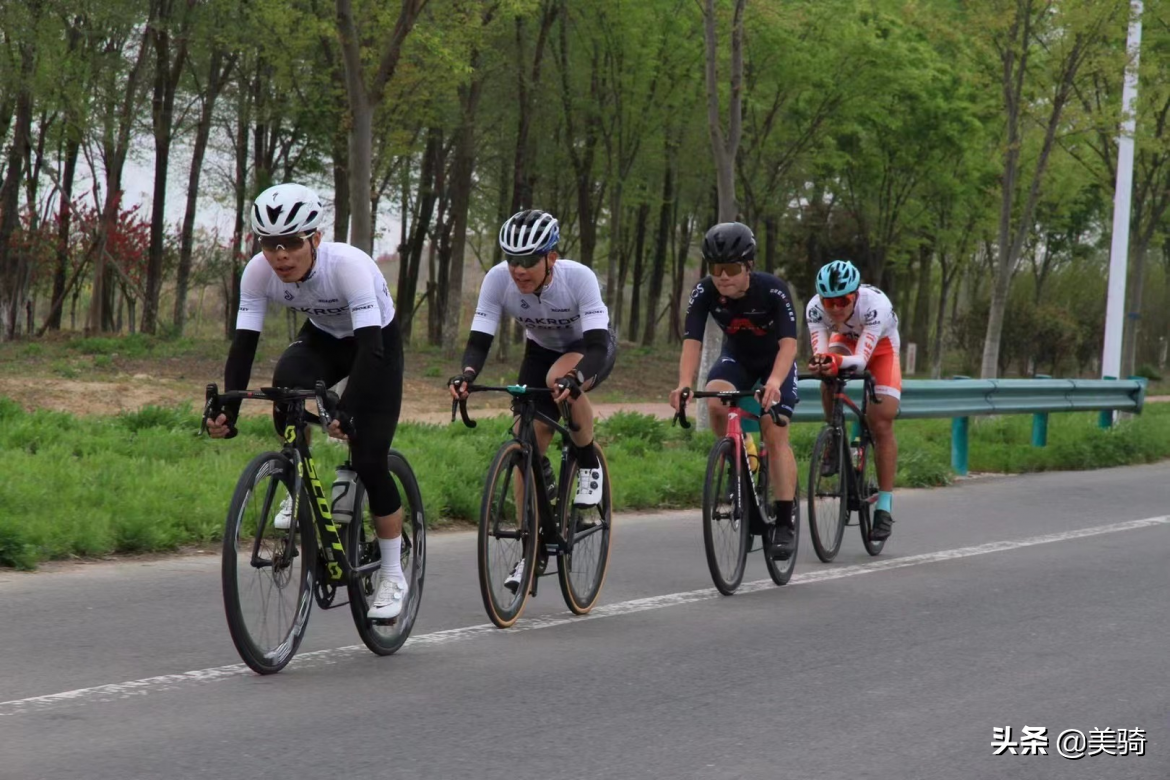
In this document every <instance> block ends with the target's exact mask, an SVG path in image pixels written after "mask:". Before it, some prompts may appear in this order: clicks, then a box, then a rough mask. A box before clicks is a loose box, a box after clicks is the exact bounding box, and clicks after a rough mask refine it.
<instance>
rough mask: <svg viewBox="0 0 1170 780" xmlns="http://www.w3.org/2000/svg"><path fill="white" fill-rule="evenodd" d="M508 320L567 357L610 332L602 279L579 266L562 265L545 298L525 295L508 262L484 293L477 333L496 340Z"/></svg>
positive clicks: (490, 277) (474, 324) (488, 279)
mask: <svg viewBox="0 0 1170 780" xmlns="http://www.w3.org/2000/svg"><path fill="white" fill-rule="evenodd" d="M504 314H507V315H508V316H509V317H514V318H515V319H516V321H517V322H519V323H520V324H521V325H523V326H524V332H525V335H527V337H528V338H530V339H532V340H533V341H535V342H536V343H537V344H539V345H540V346H542V347H544V348H545V349H551V350H553V351H556V352H565V351H567V347H569V346H570V345H572V344H575V343H576V342H579V341H581V340H582V339H583V338H584V333H585V331H587V330H608V329H609V309H607V308H606V306H605V302H604V301H603V300H601V288H600V287H599V286H598V284H597V276H596V275H595V274H594V273H593V270H592V269H590V268H588V267H587V266H584V265H581V264H580V263H578V262H575V261H573V260H563V259H558V260H557V261H556V264H555V265H554V266H553V271H552V282H551V283H550V284H549V285H548V287H546V288H545V289H544V291H543V292H541V294H540V295H536V294H535V293H530V294H527V295H526V294H524V293H521V292H520V290H518V289H517V288H516V283H515V282H514V281H512V274H511V273H509V271H508V264H507V263H506V262H504V263H500V264H499V265H497V266H494V267H493V268H492V269H491V270H489V271H488V272H487V276H485V277H484V278H483V286H481V287H480V288H479V303H477V304H476V306H475V318H474V319H473V320H472V321H471V329H472V330H477V331H479V332H480V333H487V334H489V335H492V336H494V335H496V330H497V329H498V328H499V326H500V319H501V317H503V315H504Z"/></svg>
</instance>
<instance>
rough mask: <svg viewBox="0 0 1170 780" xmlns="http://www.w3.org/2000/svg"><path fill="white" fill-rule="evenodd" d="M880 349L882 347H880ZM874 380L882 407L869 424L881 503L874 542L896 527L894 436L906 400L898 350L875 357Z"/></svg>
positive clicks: (874, 408)
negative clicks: (903, 402)
mask: <svg viewBox="0 0 1170 780" xmlns="http://www.w3.org/2000/svg"><path fill="white" fill-rule="evenodd" d="M879 349H880V345H879ZM868 368H869V371H870V373H872V374H873V377H874V394H875V395H877V396H878V397H879V398H881V403H878V404H873V403H871V404H870V405H869V408H868V409H867V410H866V415H865V421H866V423H867V424H868V425H869V430H870V432H871V433H872V434H873V446H874V451H875V457H874V460H875V461H876V465H877V476H878V491H879V492H878V500H877V504H876V505H875V506H874V530H873V531H872V532H871V535H872V536H873V538H874V539H878V540H881V539H885V538H887V537H888V536H889V535H890V526H891V525H892V523H893V517H892V512H893V500H894V492H893V491H894V478H895V476H896V474H897V471H898V440H897V438H896V437H895V436H894V418H895V417H896V416H897V414H898V406H899V403H900V399H901V396H902V369H901V366H900V365H899V363H898V352H897V350H896V349H894V348H892V347H891V348H890V349H889V350H883V351H881V353H880V354H875V355H874V356H873V357H872V358H870V361H869V366H868Z"/></svg>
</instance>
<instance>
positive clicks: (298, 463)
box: [204, 382, 381, 606]
mask: <svg viewBox="0 0 1170 780" xmlns="http://www.w3.org/2000/svg"><path fill="white" fill-rule="evenodd" d="M309 398H316V400H317V404H318V408H319V410H320V411H321V415H320V416H318V415H314V414H311V413H309V412H308V411H306V409H305V401H306V400H307V399H309ZM232 399H254V400H267V401H283V402H285V403H288V404H289V413H288V424H287V425H286V426H285V429H284V437H283V438H284V445H283V446H282V447H281V454H283V455H284V456H285V457H286V458H288V459H289V461H290V462H291V463H292V464H293V474H294V476H293V491H292V496H293V507H292V513H293V514H292V516H293V517H294V518H298V517H300V505H301V497H302V496H303V495H304V493H305V481H306V479H307V480H308V487H309V489H310V492H311V494H312V498H313V500H312V501H310V502H309V509H310V510H311V511H312V513H313V521H314V526H315V527H316V529H317V534H318V538H319V539H320V540H321V544H320V545H318V553H319V554H320V555H321V557H322V558H323V559H324V562H325V573H326V574H327V575H328V577H329V583H330V584H333V585H344V584H345V583H346V582H348V579H349V578H350V577H353V576H357V575H361V574H365V573H367V572H371V571H373V570H374V569H377V568H378V567H379V566H380V565H381V564H380V562H378V561H373V562H371V563H367V564H365V565H362V566H353V565H351V564H350V562H349V558H348V557H347V556H346V554H345V553H346V551H345V545H344V543H343V542H342V539H341V531H340V529H338V527H337V524H336V523H334V522H333V509H332V506H331V503H330V497H329V496H328V495H327V494H326V493H325V487H324V485H322V484H321V479H320V477H319V476H318V473H317V466H316V464H315V463H314V461H313V453H312V451H311V450H310V448H309V438H308V434H307V431H308V426H309V424H310V423H311V422H320V423H321V425H322V427H323V428H327V427H328V425H329V421H330V419H331V418H332V417H333V412H332V410H331V409H330V406H331V404H330V400H331V398H330V394H328V393H327V392H326V389H325V384H324V383H323V382H318V383H317V387H316V388H315V389H314V390H312V391H300V392H299V394H297V395H291V396H290V395H288V394H279V393H277V391H276V390H275V389H274V388H261V389H260V392H258V393H257V392H253V391H250V390H241V391H235V392H228V393H223V394H219V393H218V392H217V388H216V387H215V385H208V386H207V410H206V411H205V412H204V417H205V418H206V417H207V414H208V411H211V410H215V413H218V411H219V405H220V404H221V403H222V402H223V401H224V400H232ZM271 500H272V499H271V496H268V497H266V498H265V506H264V512H265V516H267V513H268V509H269V508H270V502H271ZM355 520H356V518H355ZM262 539H263V534H259V533H258V534H257V535H256V538H255V540H253V542H252V555H251V559H250V564H251V566H253V567H254V568H261V567H264V566H270V565H272V562H271V561H266V560H263V559H262V558H261V557H260V544H261V541H262ZM290 540H291V535H290V536H288V537H286V544H287V543H288V542H289V541H290ZM339 606H340V605H339Z"/></svg>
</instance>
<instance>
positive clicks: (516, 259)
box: [504, 254, 548, 268]
mask: <svg viewBox="0 0 1170 780" xmlns="http://www.w3.org/2000/svg"><path fill="white" fill-rule="evenodd" d="M546 257H548V255H547V254H543V255H504V258H505V259H506V260H507V261H508V265H510V266H512V267H513V268H515V267H516V266H520V267H521V268H532V267H534V266H535V265H536V264H537V263H539V262H540V261H541V260H543V259H544V258H546Z"/></svg>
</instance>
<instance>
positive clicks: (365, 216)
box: [336, 0, 427, 254]
mask: <svg viewBox="0 0 1170 780" xmlns="http://www.w3.org/2000/svg"><path fill="white" fill-rule="evenodd" d="M336 2H337V32H338V38H339V40H340V42H341V54H342V62H344V64H345V92H346V96H347V98H348V101H349V113H350V136H349V174H350V181H349V200H350V204H349V205H350V209H351V210H352V213H351V219H352V221H353V227H352V230H351V231H350V243H351V244H353V245H354V246H356V247H358V248H359V249H361V250H363V251H365V252H368V253H370V254H373V251H374V215H373V211H372V210H371V184H372V182H373V157H374V153H373V145H374V135H373V128H374V122H373V119H374V109H375V108H377V107H378V106H379V105H380V104H381V102H382V98H383V96H384V95H385V94H386V87H387V85H388V84H389V83H390V80H391V79H392V78H393V77H394V72H395V70H396V69H397V68H398V60H399V58H400V57H401V55H402V45H403V43H404V42H405V41H406V37H407V36H408V35H409V34H410V31H411V30H412V29H413V28H414V24H415V22H416V21H418V16H419V14H420V13H421V12H422V9H423V6H425V5H426V3H427V0H401V8H400V10H399V12H398V20H397V22H396V23H395V25H394V31H393V33H392V34H391V35H390V37H389V40H387V41H386V43H385V49H383V51H382V56H381V60H380V62H379V64H378V70H377V73H376V75H375V76H374V79H373V81H372V82H370V83H369V84H368V85H367V82H366V77H365V74H364V73H363V70H362V60H363V57H362V38H361V37H359V35H358V31H357V28H358V25H357V21H356V20H355V19H354V15H353V7H352V3H351V2H350V0H336Z"/></svg>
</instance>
